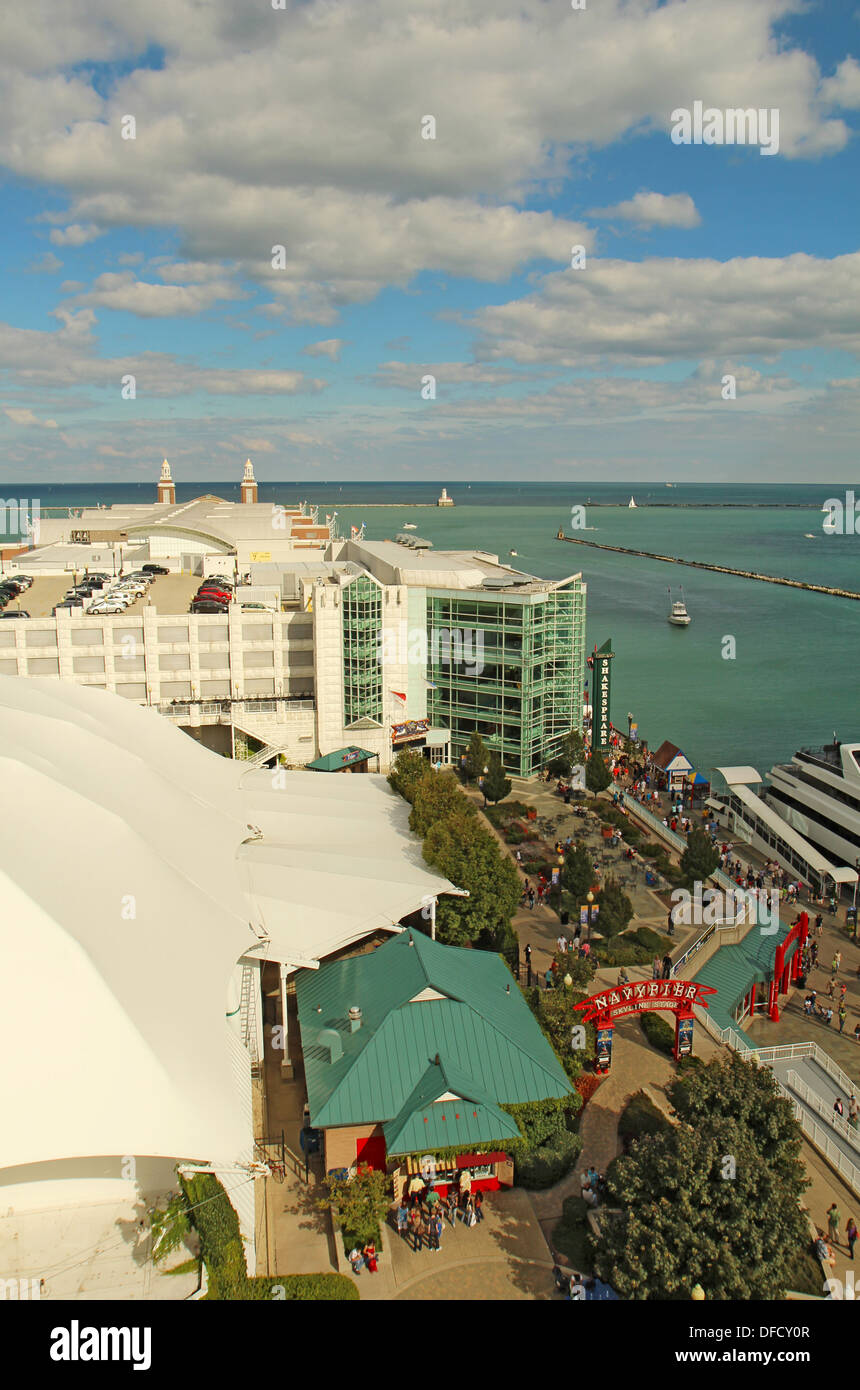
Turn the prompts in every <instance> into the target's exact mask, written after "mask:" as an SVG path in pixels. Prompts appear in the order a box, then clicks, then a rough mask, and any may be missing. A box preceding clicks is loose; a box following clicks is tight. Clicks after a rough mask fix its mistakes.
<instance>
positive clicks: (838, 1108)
mask: <svg viewBox="0 0 860 1390" xmlns="http://www.w3.org/2000/svg"><path fill="white" fill-rule="evenodd" d="M833 1109H834V1111H835V1113H836V1114H837V1115H838V1116H839V1119H840V1120H841V1119H842V1116H843V1115H844V1114H845V1106H844V1105H843V1104H842V1097H841V1096H837V1097H836V1099H835V1101H834V1102H833Z"/></svg>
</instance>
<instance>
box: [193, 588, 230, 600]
mask: <svg viewBox="0 0 860 1390" xmlns="http://www.w3.org/2000/svg"><path fill="white" fill-rule="evenodd" d="M197 597H198V598H214V599H217V601H218V602H219V603H231V602H232V599H233V595H232V594H228V593H227V590H226V589H198V590H197Z"/></svg>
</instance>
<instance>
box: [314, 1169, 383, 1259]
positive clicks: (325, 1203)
mask: <svg viewBox="0 0 860 1390" xmlns="http://www.w3.org/2000/svg"><path fill="white" fill-rule="evenodd" d="M317 1206H318V1207H319V1208H320V1210H321V1211H326V1210H331V1211H332V1212H333V1213H334V1218H335V1222H336V1224H337V1225H338V1226H339V1227H340V1228H341V1230H342V1231H343V1232H344V1233H345V1235H347V1236H348V1237H349V1239H350V1241H354V1242H355V1244H360V1245H364V1244H366V1242H367V1241H369V1240H376V1239H377V1238H378V1236H379V1228H380V1226H381V1225H382V1223H383V1222H384V1220H385V1218H386V1216H387V1214H388V1208H389V1207H390V1206H391V1183H390V1180H389V1178H388V1177H387V1175H386V1174H385V1173H380V1172H378V1171H377V1169H375V1168H359V1170H358V1172H357V1173H356V1175H355V1177H354V1178H337V1177H333V1176H332V1175H331V1174H330V1175H329V1176H328V1177H327V1178H326V1191H325V1193H324V1194H323V1196H322V1197H318V1198H317Z"/></svg>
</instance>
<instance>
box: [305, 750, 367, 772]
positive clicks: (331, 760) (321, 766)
mask: <svg viewBox="0 0 860 1390" xmlns="http://www.w3.org/2000/svg"><path fill="white" fill-rule="evenodd" d="M375 757H376V754H375V753H368V751H367V749H366V748H359V747H357V746H356V744H354V743H351V744H350V746H349V747H348V748H338V749H336V751H335V752H334V753H326V754H325V756H324V757H322V758H315V759H314V761H313V762H312V763H308V764H307V766H308V767H309V768H310V770H311V772H340V770H341V768H344V767H351V766H352V764H353V763H363V762H365V761H366V760H367V759H368V758H375Z"/></svg>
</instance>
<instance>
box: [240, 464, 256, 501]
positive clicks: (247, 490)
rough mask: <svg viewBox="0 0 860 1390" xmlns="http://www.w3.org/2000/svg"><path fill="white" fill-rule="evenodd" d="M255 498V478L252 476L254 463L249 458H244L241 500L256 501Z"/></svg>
mask: <svg viewBox="0 0 860 1390" xmlns="http://www.w3.org/2000/svg"><path fill="white" fill-rule="evenodd" d="M256 500H257V480H256V478H255V477H254V465H253V463H252V462H251V460H250V459H245V472H244V473H243V475H242V501H243V502H256Z"/></svg>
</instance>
